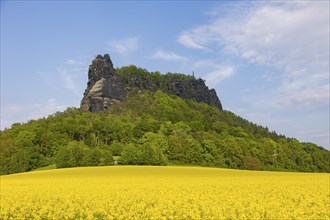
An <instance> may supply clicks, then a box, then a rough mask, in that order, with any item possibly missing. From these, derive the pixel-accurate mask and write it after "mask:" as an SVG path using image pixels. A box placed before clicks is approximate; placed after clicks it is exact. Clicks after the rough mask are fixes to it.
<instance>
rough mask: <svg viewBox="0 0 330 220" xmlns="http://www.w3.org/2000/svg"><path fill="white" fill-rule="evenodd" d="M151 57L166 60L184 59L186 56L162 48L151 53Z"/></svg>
mask: <svg viewBox="0 0 330 220" xmlns="http://www.w3.org/2000/svg"><path fill="white" fill-rule="evenodd" d="M152 58H153V59H158V60H166V61H185V60H187V58H186V57H184V56H180V55H178V54H176V53H174V52H167V51H164V50H157V51H156V52H155V53H154V54H153V55H152Z"/></svg>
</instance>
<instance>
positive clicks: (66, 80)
mask: <svg viewBox="0 0 330 220" xmlns="http://www.w3.org/2000/svg"><path fill="white" fill-rule="evenodd" d="M57 71H58V73H59V75H60V77H61V80H62V82H63V84H62V85H63V86H64V88H65V89H68V90H70V91H71V92H73V93H74V94H76V95H81V94H80V89H79V87H78V85H77V84H76V82H75V80H74V78H75V77H74V72H73V71H70V70H67V69H58V70H57Z"/></svg>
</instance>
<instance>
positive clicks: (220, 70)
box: [193, 60, 235, 87]
mask: <svg viewBox="0 0 330 220" xmlns="http://www.w3.org/2000/svg"><path fill="white" fill-rule="evenodd" d="M193 68H194V70H195V71H196V73H197V74H198V75H201V76H202V78H203V79H205V81H206V83H207V85H208V86H210V87H215V86H216V85H217V84H218V83H219V82H221V81H223V80H224V79H226V78H229V77H231V76H232V75H234V73H235V68H234V67H232V66H229V65H223V64H218V63H216V62H215V61H214V60H200V61H197V62H196V63H195V64H194V65H193Z"/></svg>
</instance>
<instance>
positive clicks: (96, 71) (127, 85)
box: [80, 54, 222, 112]
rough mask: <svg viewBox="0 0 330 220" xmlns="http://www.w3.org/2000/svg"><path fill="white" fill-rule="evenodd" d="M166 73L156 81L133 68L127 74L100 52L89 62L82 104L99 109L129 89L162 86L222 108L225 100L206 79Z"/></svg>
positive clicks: (102, 109)
mask: <svg viewBox="0 0 330 220" xmlns="http://www.w3.org/2000/svg"><path fill="white" fill-rule="evenodd" d="M162 76H164V77H163V78H164V80H162V81H161V82H159V81H158V82H155V80H154V79H153V80H151V78H150V77H149V78H148V76H145V75H141V74H137V73H135V72H134V70H133V71H132V72H130V73H129V74H126V75H121V74H120V73H116V71H115V69H114V68H113V64H112V61H111V59H110V56H109V54H105V55H104V56H102V55H97V56H96V58H95V59H94V60H93V61H92V64H91V65H90V66H89V70H88V83H87V89H86V90H85V92H84V97H83V99H82V100H81V105H80V108H81V109H83V110H85V111H91V112H99V111H105V110H107V109H108V108H110V107H111V106H112V105H113V104H114V103H116V102H120V101H122V100H124V99H125V98H126V96H127V94H128V92H139V91H143V90H149V91H151V92H156V91H157V90H161V91H163V92H165V93H168V94H173V95H177V96H179V97H181V98H183V99H191V100H194V101H197V102H204V103H207V104H209V105H211V106H215V107H217V108H219V109H221V110H222V105H221V102H220V100H219V98H218V96H217V94H216V91H215V90H214V89H209V88H208V87H207V86H206V85H205V82H204V80H202V79H196V78H195V77H193V76H189V77H188V76H185V75H183V74H171V76H170V77H166V75H162Z"/></svg>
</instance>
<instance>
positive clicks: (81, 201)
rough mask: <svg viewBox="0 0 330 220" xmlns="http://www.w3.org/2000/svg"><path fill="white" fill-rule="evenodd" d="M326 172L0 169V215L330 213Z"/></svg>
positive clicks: (312, 215) (295, 215)
mask: <svg viewBox="0 0 330 220" xmlns="http://www.w3.org/2000/svg"><path fill="white" fill-rule="evenodd" d="M329 199H330V198H329V174H308V173H282V172H260V171H240V170H229V169H216V168H197V167H152V166H150V167H147V166H112V167H89V168H86V167H85V168H70V169H57V170H48V171H35V172H29V173H22V174H14V175H7V176H1V215H0V219H180V220H181V219H276V220H277V219H330V201H329Z"/></svg>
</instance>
